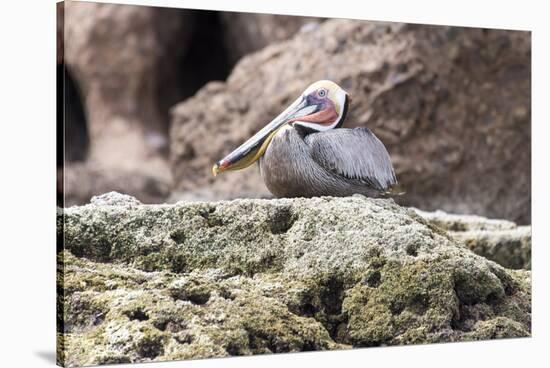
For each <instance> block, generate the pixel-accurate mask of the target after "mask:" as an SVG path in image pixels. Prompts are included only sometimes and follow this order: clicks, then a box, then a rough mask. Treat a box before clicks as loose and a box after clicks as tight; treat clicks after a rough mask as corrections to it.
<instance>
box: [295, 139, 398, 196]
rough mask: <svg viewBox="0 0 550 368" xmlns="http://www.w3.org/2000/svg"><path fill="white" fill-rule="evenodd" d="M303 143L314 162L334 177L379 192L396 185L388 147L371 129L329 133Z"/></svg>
mask: <svg viewBox="0 0 550 368" xmlns="http://www.w3.org/2000/svg"><path fill="white" fill-rule="evenodd" d="M304 140H305V142H306V143H307V144H308V145H309V147H310V155H311V157H312V158H313V160H315V161H316V162H317V163H318V164H319V165H320V166H322V167H323V168H324V169H325V170H327V171H330V172H332V173H333V174H336V175H340V176H343V177H345V178H347V179H355V180H358V181H360V182H362V183H364V184H365V185H368V186H370V187H372V188H374V189H377V190H380V191H386V190H387V189H388V188H390V187H392V186H393V185H395V184H396V183H397V180H396V178H395V172H394V169H393V166H392V163H391V160H390V156H389V154H388V151H387V150H386V147H384V144H383V143H382V142H381V141H380V140H379V139H378V138H377V137H376V136H375V135H374V134H373V133H372V132H371V131H370V130H369V129H368V128H355V129H334V130H328V131H324V132H319V133H313V134H309V135H307V136H306V137H305V139H304Z"/></svg>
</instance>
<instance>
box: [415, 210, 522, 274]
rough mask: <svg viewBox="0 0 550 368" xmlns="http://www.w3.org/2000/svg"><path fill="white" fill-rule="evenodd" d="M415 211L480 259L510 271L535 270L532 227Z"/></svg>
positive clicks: (480, 218) (482, 218) (479, 217)
mask: <svg viewBox="0 0 550 368" xmlns="http://www.w3.org/2000/svg"><path fill="white" fill-rule="evenodd" d="M415 211H416V212H417V213H418V214H419V215H420V216H422V217H423V218H424V219H426V220H427V221H429V222H430V223H432V224H433V225H435V226H438V227H440V228H442V229H443V230H445V231H447V232H448V233H449V235H451V236H452V237H453V238H455V239H456V240H458V241H460V242H462V243H464V244H466V246H467V247H468V248H470V249H471V250H472V251H473V252H474V253H476V254H479V255H480V256H483V257H485V258H488V259H490V260H492V261H495V262H497V263H498V264H500V265H502V266H504V267H508V268H513V269H520V268H525V269H530V268H531V226H517V225H516V224H515V223H513V222H511V221H506V220H491V219H487V218H484V217H481V216H466V215H451V214H447V213H445V212H443V211H436V212H424V211H420V210H417V209H415Z"/></svg>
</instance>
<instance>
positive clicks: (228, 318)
mask: <svg viewBox="0 0 550 368" xmlns="http://www.w3.org/2000/svg"><path fill="white" fill-rule="evenodd" d="M57 221H58V236H59V242H60V247H59V252H58V262H59V271H58V272H59V275H58V276H59V277H58V282H59V284H58V288H59V290H60V293H59V300H58V302H59V306H60V309H59V313H58V322H59V325H58V326H59V331H58V334H59V335H58V336H59V339H60V341H59V342H60V344H59V348H60V351H59V353H60V358H61V359H62V360H64V362H65V363H66V364H67V365H70V366H78V365H90V364H101V363H121V362H144V361H152V360H173V359H186V358H204V357H221V356H229V355H247V354H261V353H278V352H290V351H308V350H326V349H342V348H352V347H367V346H381V345H398V344H413V343H431V342H448V341H466V340H481V339H493V338H506V337H523V336H530V329H531V327H530V325H531V302H530V300H531V292H530V287H531V286H530V285H531V281H530V272H529V271H525V270H510V269H506V268H503V267H502V266H500V265H498V264H496V263H495V262H492V261H489V260H487V259H485V258H483V257H480V256H478V255H476V254H474V253H472V252H471V251H470V250H469V249H467V248H466V247H465V246H463V245H461V244H460V243H458V242H456V241H454V240H453V238H452V237H451V236H449V235H448V234H447V233H446V232H445V231H443V230H442V229H441V228H440V227H437V226H435V225H433V224H431V223H430V222H428V221H426V220H424V219H423V218H422V217H421V216H419V215H418V214H417V213H416V212H415V211H413V210H408V209H405V208H402V207H400V206H398V205H396V204H395V203H394V202H393V201H392V200H382V199H368V198H365V197H362V196H354V197H348V198H331V197H322V198H313V199H279V200H261V199H246V200H234V201H222V202H195V203H184V202H180V203H177V204H174V205H142V204H140V203H139V202H138V201H136V200H135V199H134V198H132V197H125V196H121V195H119V194H116V193H110V194H107V195H104V196H101V197H99V198H95V199H94V200H93V202H92V203H90V204H88V205H85V206H81V207H72V208H67V209H60V210H59V211H58V217H57ZM63 331H64V332H65V337H63V336H62V335H61V332H63ZM63 358H64V359H63Z"/></svg>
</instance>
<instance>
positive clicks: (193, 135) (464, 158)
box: [171, 19, 531, 224]
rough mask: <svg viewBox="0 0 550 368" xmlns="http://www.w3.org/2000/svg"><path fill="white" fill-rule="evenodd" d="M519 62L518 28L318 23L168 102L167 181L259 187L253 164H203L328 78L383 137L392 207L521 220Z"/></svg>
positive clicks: (525, 216)
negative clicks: (241, 167)
mask: <svg viewBox="0 0 550 368" xmlns="http://www.w3.org/2000/svg"><path fill="white" fill-rule="evenodd" d="M530 60H531V51H530V33H529V32H512V31H502V30H486V29H473V28H459V27H443V26H426V25H407V24H400V23H382V22H368V21H355V20H344V19H334V20H328V21H326V22H324V23H322V24H320V25H319V26H318V27H310V29H305V30H304V31H303V32H299V33H298V34H297V35H295V36H294V37H293V38H292V39H290V40H288V41H282V42H279V43H276V44H271V45H270V46H268V47H266V48H264V49H262V50H261V51H259V52H256V53H254V54H250V55H248V56H246V57H244V58H243V59H242V60H241V61H240V62H239V63H238V64H237V65H236V67H235V68H234V69H233V72H232V73H231V75H230V77H229V78H228V80H227V82H225V83H222V82H213V83H209V84H208V85H206V86H205V87H204V88H203V89H201V90H200V91H199V92H198V93H197V94H196V95H195V96H194V97H193V98H190V99H188V100H186V101H184V102H182V103H180V104H178V105H177V106H176V107H175V108H174V109H173V110H172V116H173V117H172V127H171V157H172V163H173V167H172V173H173V175H174V179H175V185H176V189H177V190H178V191H179V192H186V193H192V192H193V191H194V190H201V191H204V188H209V191H210V193H211V199H224V198H235V197H244V196H250V195H254V196H256V197H261V196H268V195H269V193H268V192H267V190H266V188H265V186H264V184H263V182H262V181H261V178H260V176H259V173H258V170H256V169H248V170H246V171H243V172H235V173H228V174H225V175H220V176H218V177H217V178H215V179H214V178H213V177H212V175H211V172H210V168H211V166H212V164H213V163H214V162H216V161H217V160H219V159H220V158H222V157H224V156H225V155H226V154H227V153H229V152H230V151H231V150H232V149H234V148H235V147H237V146H238V145H239V144H241V143H242V142H243V141H245V140H246V139H247V138H249V137H250V136H251V135H252V134H254V133H255V132H256V131H258V130H259V129H260V128H261V127H263V126H264V125H265V124H266V123H267V122H269V121H270V120H271V119H272V118H273V117H275V116H276V115H277V114H279V113H280V112H281V111H282V110H283V109H284V108H285V107H286V106H287V105H288V104H289V103H291V102H292V101H293V100H294V99H295V98H297V97H298V96H299V94H300V93H301V92H302V91H303V90H304V88H305V87H306V86H308V85H309V84H310V83H312V82H313V81H315V80H318V79H327V78H328V79H332V80H334V81H335V82H337V83H338V84H340V85H341V86H342V87H343V88H344V89H346V90H348V91H349V92H350V94H351V96H352V98H353V101H352V104H351V108H350V111H349V117H348V118H347V119H346V123H345V124H344V125H345V126H347V127H356V126H368V127H369V128H371V129H372V130H373V131H374V132H375V133H376V134H377V135H378V136H379V137H380V138H381V140H382V141H383V142H384V143H385V145H386V146H387V148H388V151H389V152H390V154H391V157H392V161H393V163H394V166H395V168H396V172H397V177H398V180H399V181H400V182H401V184H402V185H403V187H404V189H405V191H406V194H405V195H404V196H401V197H399V198H397V199H396V200H398V201H399V202H400V203H401V204H404V205H408V206H415V207H418V208H422V209H424V210H435V209H443V210H445V211H448V212H453V213H477V214H480V215H483V216H488V217H492V218H505V219H509V220H512V221H515V222H517V223H519V224H527V223H530V219H531V217H530V202H531V189H530V188H531V185H530V183H531V181H530V177H531V153H530V151H531V143H530V134H531V133H530V131H531V117H530V113H531V112H530V111H531V110H530V89H531V84H530V77H531V70H530ZM188 195H191V194H188ZM174 199H177V198H176V197H174Z"/></svg>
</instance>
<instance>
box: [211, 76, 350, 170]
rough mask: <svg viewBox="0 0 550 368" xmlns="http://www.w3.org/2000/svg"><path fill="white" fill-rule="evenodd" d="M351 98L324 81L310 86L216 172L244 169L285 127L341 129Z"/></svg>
mask: <svg viewBox="0 0 550 368" xmlns="http://www.w3.org/2000/svg"><path fill="white" fill-rule="evenodd" d="M349 101H350V97H349V95H348V93H347V92H346V91H344V90H343V89H342V88H341V87H340V86H339V85H337V84H336V83H334V82H332V81H329V80H320V81H317V82H315V83H313V84H312V85H310V86H309V87H308V88H307V89H306V90H305V91H304V92H303V93H302V94H301V95H300V97H298V98H297V99H296V101H294V102H293V103H292V104H291V105H290V106H289V107H287V108H286V109H285V110H284V111H283V112H282V113H281V114H280V115H279V116H277V117H276V118H275V119H273V120H272V121H271V122H270V123H269V124H267V125H266V126H265V127H263V128H262V129H261V130H260V131H259V132H257V133H256V134H254V135H253V136H252V137H251V138H250V139H248V140H247V141H246V142H244V143H243V144H242V145H241V146H239V147H238V148H237V149H235V150H234V151H233V152H231V153H230V154H229V155H227V156H226V157H224V158H223V159H221V160H220V161H218V162H217V163H216V164H215V165H214V167H213V168H212V173H213V174H214V176H216V175H217V174H218V173H220V172H223V171H228V170H240V169H244V168H246V167H248V166H250V165H252V164H253V163H254V162H256V161H257V160H258V159H259V158H260V157H261V156H262V155H263V154H264V152H265V150H266V149H267V147H268V146H269V143H270V142H271V139H272V138H273V136H275V134H276V133H277V132H278V131H279V130H280V129H281V128H283V127H284V126H286V125H291V126H299V127H302V128H305V129H308V130H311V131H315V132H322V131H325V130H329V129H334V128H338V127H340V126H341V125H342V123H343V122H344V119H345V116H346V112H347V110H348V105H349Z"/></svg>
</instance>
